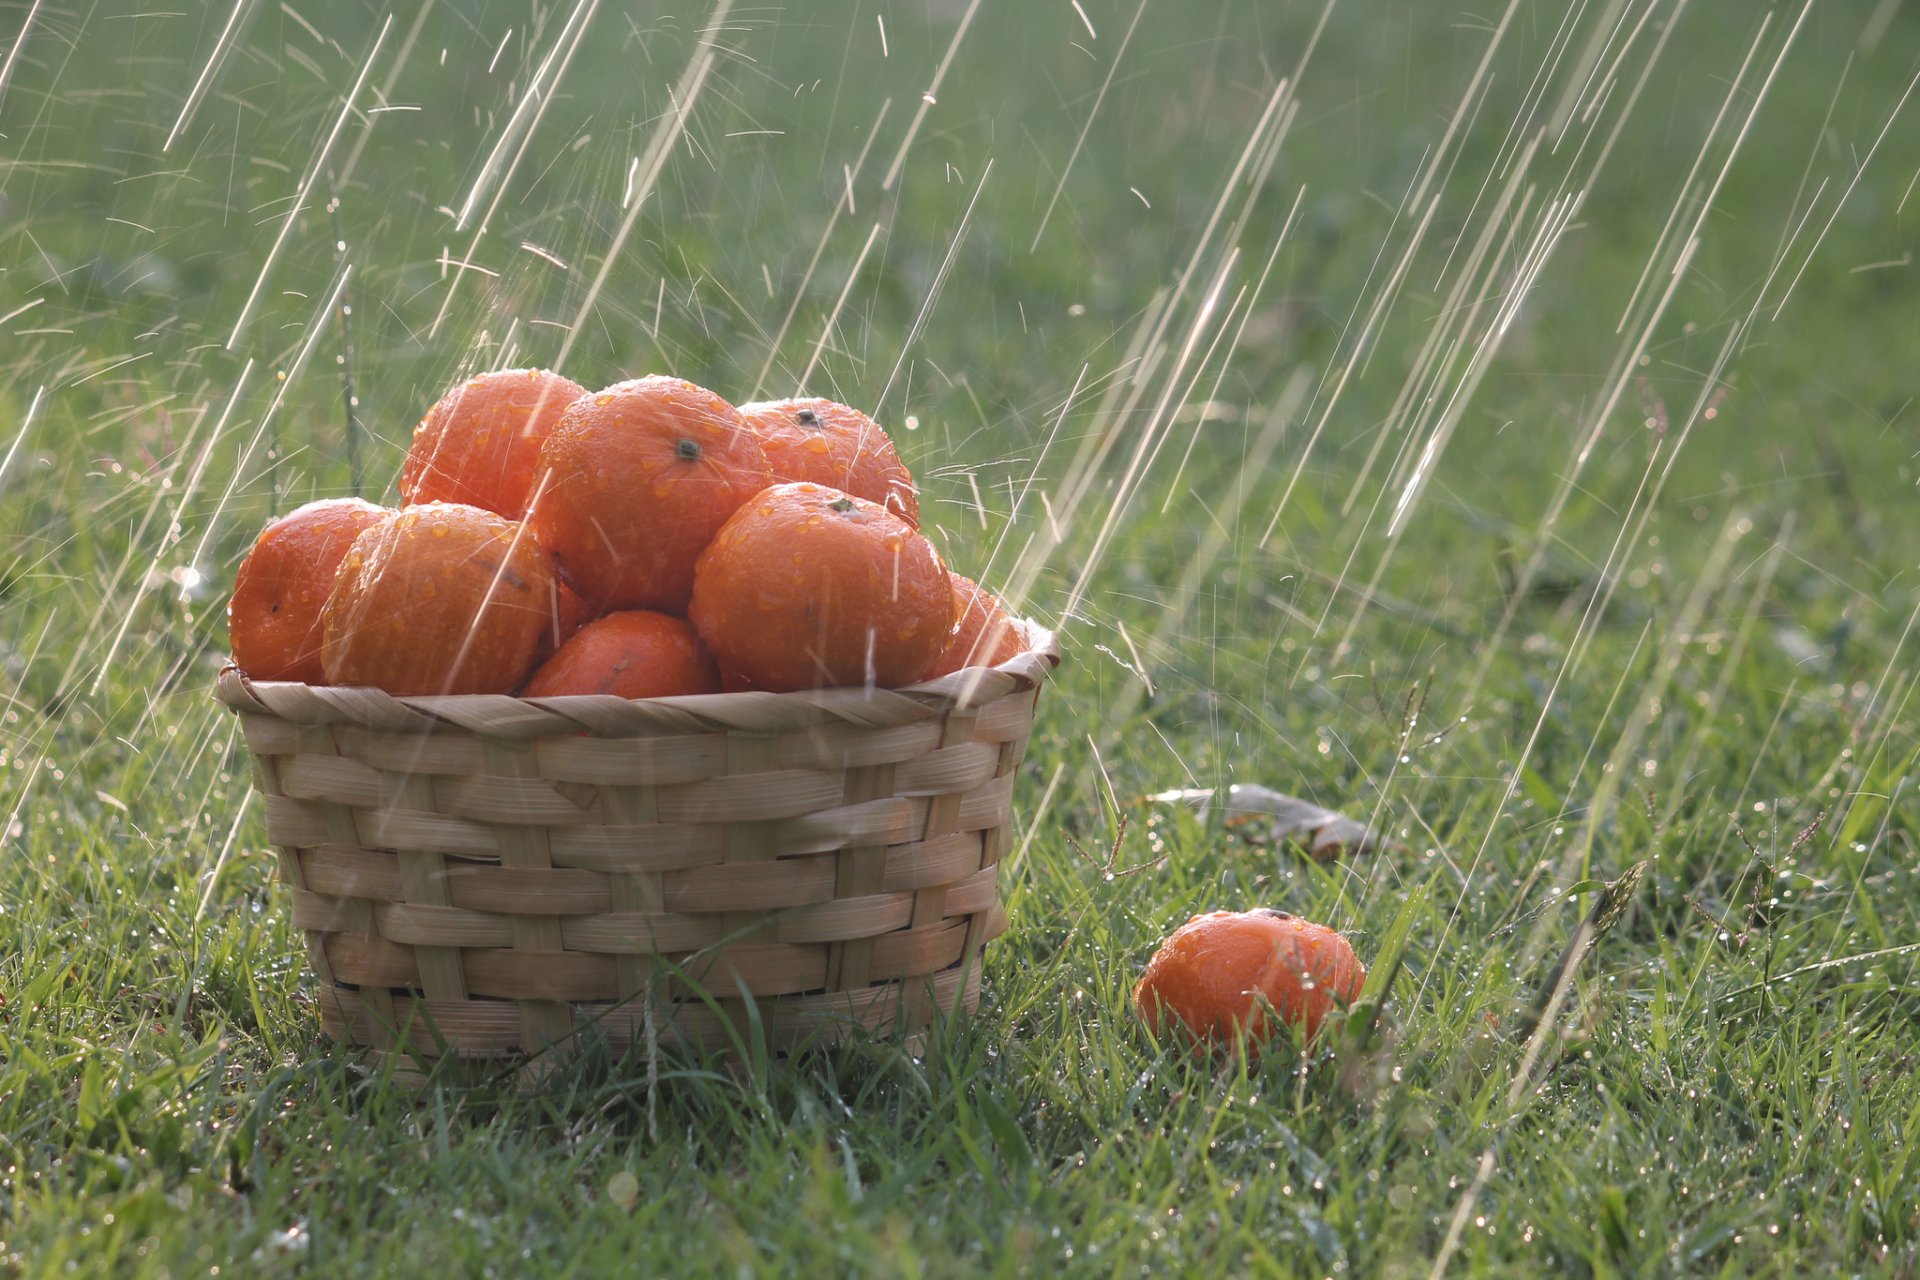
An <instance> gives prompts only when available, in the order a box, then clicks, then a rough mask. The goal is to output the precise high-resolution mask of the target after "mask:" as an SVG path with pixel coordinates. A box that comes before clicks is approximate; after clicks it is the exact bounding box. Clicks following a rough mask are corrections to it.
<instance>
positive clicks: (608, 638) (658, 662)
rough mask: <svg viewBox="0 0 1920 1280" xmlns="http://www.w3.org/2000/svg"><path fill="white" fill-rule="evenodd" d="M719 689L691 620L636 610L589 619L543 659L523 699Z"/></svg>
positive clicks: (651, 695) (652, 694)
mask: <svg viewBox="0 0 1920 1280" xmlns="http://www.w3.org/2000/svg"><path fill="white" fill-rule="evenodd" d="M718 692H720V672H719V670H718V668H716V667H715V666H714V665H713V655H712V654H711V653H708V652H707V646H706V645H704V644H702V643H701V642H700V636H699V634H698V633H697V632H695V631H694V629H693V626H692V624H690V623H688V622H687V621H685V620H684V619H681V618H673V617H669V616H667V615H666V614H664V613H653V612H650V611H648V610H645V609H636V610H633V611H631V612H627V613H610V614H608V615H607V616H606V617H604V618H601V619H599V620H598V621H595V622H590V623H588V624H587V625H586V626H584V627H582V628H581V629H580V630H579V632H577V633H576V634H575V635H574V637H573V639H571V640H569V641H567V642H566V643H565V644H563V645H561V646H560V651H559V652H558V653H555V654H554V655H553V656H552V657H551V658H549V659H547V661H546V662H545V663H543V664H542V665H541V667H540V669H539V670H538V671H535V672H534V673H533V678H532V679H531V680H528V681H527V687H526V688H525V689H522V690H521V691H520V696H521V697H523V698H556V697H563V696H566V695H569V694H584V693H610V694H612V695H613V696H614V697H616V698H671V697H674V696H676V695H680V694H691V693H718Z"/></svg>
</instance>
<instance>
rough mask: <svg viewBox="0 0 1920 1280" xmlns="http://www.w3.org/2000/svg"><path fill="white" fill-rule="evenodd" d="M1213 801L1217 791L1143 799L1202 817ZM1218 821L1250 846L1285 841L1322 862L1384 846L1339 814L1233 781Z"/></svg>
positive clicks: (1199, 790)
mask: <svg viewBox="0 0 1920 1280" xmlns="http://www.w3.org/2000/svg"><path fill="white" fill-rule="evenodd" d="M1218 797H1219V791H1218V789H1217V788H1210V787H1189V788H1179V789H1176V790H1173V791H1160V792H1156V793H1155V794H1153V795H1150V796H1148V797H1147V799H1148V800H1151V801H1153V802H1155V803H1157V804H1185V805H1188V806H1190V807H1191V808H1193V809H1195V810H1197V811H1198V812H1199V813H1200V814H1201V816H1202V817H1204V816H1206V814H1207V813H1208V812H1210V811H1211V810H1212V808H1213V805H1214V803H1215V801H1216V800H1217V799H1218ZM1221 821H1222V822H1223V823H1224V824H1225V825H1226V826H1229V827H1232V828H1233V829H1234V830H1235V831H1237V832H1238V833H1239V834H1240V835H1241V836H1242V837H1244V838H1245V839H1247V840H1249V841H1252V842H1253V843H1255V844H1264V843H1268V842H1271V841H1277V840H1291V841H1293V842H1294V843H1295V844H1299V845H1302V846H1304V847H1305V849H1306V851H1307V853H1308V855H1309V856H1311V857H1313V858H1314V859H1315V860H1317V861H1322V862H1324V861H1325V860H1327V859H1328V858H1332V857H1335V856H1337V855H1338V854H1340V853H1342V852H1347V853H1356V854H1361V853H1373V852H1376V851H1378V850H1380V849H1383V848H1385V847H1387V845H1388V843H1389V842H1388V841H1386V840H1384V839H1382V838H1380V837H1379V836H1376V835H1375V834H1374V833H1373V832H1371V831H1369V830H1368V829H1367V826H1366V824H1365V823H1363V822H1355V821H1354V820H1353V819H1352V818H1349V817H1347V816H1346V815H1345V814H1344V813H1336V812H1334V811H1333V810H1332V809H1323V808H1321V807H1320V806H1319V805H1317V804H1314V803H1312V802H1310V801H1307V800H1302V799H1300V798H1299V797H1298V796H1290V795H1287V794H1285V793H1284V792H1280V791H1275V790H1274V789H1273V788H1272V787H1262V786H1259V785H1257V784H1253V783H1242V782H1236V783H1234V784H1233V785H1232V786H1230V787H1228V788H1227V807H1226V811H1225V813H1224V814H1223V815H1222V817H1221Z"/></svg>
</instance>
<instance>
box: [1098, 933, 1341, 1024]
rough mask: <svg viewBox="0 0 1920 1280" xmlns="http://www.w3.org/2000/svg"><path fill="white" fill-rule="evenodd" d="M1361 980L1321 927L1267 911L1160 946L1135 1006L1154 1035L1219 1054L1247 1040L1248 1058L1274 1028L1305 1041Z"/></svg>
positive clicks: (1338, 940) (1174, 937)
mask: <svg viewBox="0 0 1920 1280" xmlns="http://www.w3.org/2000/svg"><path fill="white" fill-rule="evenodd" d="M1366 980H1367V971H1366V968H1365V967H1364V966H1363V965H1362V964H1361V963H1360V960H1359V958H1358V957H1357V956H1355V955H1354V953H1353V946H1352V944H1350V943H1349V942H1348V941H1347V940H1346V939H1345V938H1343V937H1341V936H1340V935H1339V934H1338V933H1336V932H1334V931H1333V930H1332V929H1329V928H1328V927H1327V926H1326V925H1323V924H1315V923H1313V922H1312V921H1311V920H1302V919H1301V918H1300V917H1298V916H1293V915H1288V914H1287V913H1286V912H1284V911H1273V910H1269V909H1267V908H1260V909H1258V910H1254V911H1214V912H1210V913H1208V914H1206V915H1199V916H1195V917H1193V918H1192V919H1191V920H1189V921H1187V922H1186V923H1185V924H1183V925H1181V926H1180V927H1179V928H1178V929H1176V930H1174V932H1173V934H1172V936H1170V937H1169V938H1168V939H1167V940H1166V941H1165V942H1163V943H1161V944H1160V949H1159V950H1158V951H1156V952H1154V953H1153V958H1152V959H1151V960H1149V961H1148V962H1147V969H1146V972H1145V973H1144V974H1142V975H1141V978H1140V983H1139V985H1138V986H1137V987H1135V988H1134V993H1133V1001H1134V1007H1135V1009H1136V1010H1137V1011H1138V1012H1139V1014H1140V1016H1141V1017H1142V1018H1143V1019H1145V1020H1146V1023H1147V1026H1148V1027H1149V1028H1150V1029H1151V1030H1152V1031H1153V1033H1154V1034H1155V1035H1159V1034H1161V1033H1162V1032H1163V1031H1178V1032H1179V1033H1181V1034H1183V1035H1185V1036H1187V1037H1189V1038H1191V1039H1192V1040H1194V1041H1195V1042H1196V1043H1197V1044H1203V1045H1211V1046H1216V1047H1218V1046H1225V1045H1230V1044H1233V1043H1235V1042H1236V1041H1239V1040H1242V1039H1244V1040H1245V1041H1246V1043H1247V1048H1248V1052H1249V1053H1254V1052H1256V1051H1257V1050H1258V1048H1259V1046H1260V1044H1261V1043H1262V1042H1263V1041H1265V1040H1266V1039H1268V1038H1269V1037H1270V1036H1272V1035H1273V1034H1274V1033H1275V1031H1276V1030H1278V1028H1279V1026H1294V1025H1297V1026H1299V1027H1301V1028H1302V1030H1304V1032H1305V1033H1306V1035H1307V1037H1308V1038H1309V1039H1311V1038H1312V1037H1313V1036H1314V1034H1315V1033H1316V1032H1318V1031H1319V1029H1320V1023H1321V1021H1322V1020H1323V1019H1325V1017H1326V1016H1327V1014H1328V1013H1330V1012H1331V1011H1332V1010H1333V1008H1334V1007H1335V1004H1336V1002H1338V1003H1340V1004H1343V1005H1344V1004H1346V1003H1348V1002H1350V1001H1352V1000H1354V999H1355V998H1356V997H1358V996H1359V994H1360V988H1361V986H1362V984H1364V983H1365V982H1366ZM1276 1020H1277V1021H1276Z"/></svg>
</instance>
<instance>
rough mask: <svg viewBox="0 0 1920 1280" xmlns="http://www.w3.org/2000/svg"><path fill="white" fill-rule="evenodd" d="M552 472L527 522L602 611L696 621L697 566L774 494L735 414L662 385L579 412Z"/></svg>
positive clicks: (548, 449)
mask: <svg viewBox="0 0 1920 1280" xmlns="http://www.w3.org/2000/svg"><path fill="white" fill-rule="evenodd" d="M540 471H541V478H540V481H539V484H540V486H541V488H540V492H539V494H538V496H537V497H536V498H535V499H534V503H533V507H532V510H531V512H530V513H529V514H528V516H527V521H528V523H529V524H530V525H531V526H532V528H533V531H534V534H535V535H536V536H537V537H538V538H539V539H540V542H541V544H542V545H543V546H545V547H547V548H548V549H549V550H550V551H552V552H553V554H554V555H555V557H556V558H557V559H558V560H559V562H560V567H561V570H562V572H564V573H565V574H566V576H567V578H568V580H569V581H570V582H571V583H572V584H573V586H574V589H575V590H577V591H579V593H580V594H581V596H583V597H584V598H585V599H586V601H587V603H588V604H589V605H591V606H592V607H593V608H595V609H597V610H613V609H658V610H662V611H664V612H667V613H682V612H684V611H685V610H686V607H687V598H688V596H689V595H691V594H692V591H693V562H694V560H695V558H697V557H698V556H699V554H700V552H701V551H702V550H703V549H704V548H705V547H706V545H707V543H709V542H711V541H712V540H713V535H714V534H715V533H716V532H718V531H719V529H720V526H721V525H723V524H725V523H726V521H727V517H728V516H731V515H732V514H733V513H734V512H735V511H738V510H739V509H740V505H741V504H742V503H744V502H745V501H746V500H747V499H749V498H751V497H753V495H754V494H756V493H758V492H760V490H762V489H764V488H766V487H767V486H768V485H769V484H771V483H772V482H773V473H772V471H771V470H770V469H769V468H768V466H767V455H766V452H765V451H764V450H763V449H762V448H761V447H760V442H759V440H758V439H757V438H755V436H754V435H753V433H752V432H750V431H748V430H747V429H746V427H745V425H744V424H742V422H741V421H740V414H739V413H738V412H737V411H736V410H735V409H734V407H733V406H732V405H730V404H728V403H727V402H726V401H725V400H723V399H721V398H720V397H719V396H717V395H715V394H714V393H713V392H711V391H708V390H707V389H706V388H704V387H698V386H695V385H694V384H693V383H691V382H687V381H685V380H683V379H681V378H668V377H662V376H660V375H655V376H652V377H647V378H636V379H634V380H633V381H631V382H621V383H616V384H615V385H613V386H611V387H608V388H607V389H606V390H604V391H597V392H594V393H593V394H591V395H588V396H583V397H581V398H580V399H578V400H576V401H574V402H573V403H572V404H571V405H569V406H568V407H567V411H566V412H565V413H564V414H562V415H561V417H560V421H559V422H558V423H557V424H556V425H555V426H554V429H553V433H552V434H551V435H549V436H548V437H547V442H546V444H545V445H543V446H542V447H541V450H540Z"/></svg>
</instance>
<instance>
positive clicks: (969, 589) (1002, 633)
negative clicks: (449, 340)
mask: <svg viewBox="0 0 1920 1280" xmlns="http://www.w3.org/2000/svg"><path fill="white" fill-rule="evenodd" d="M949 576H950V577H951V578H952V580H953V608H954V620H953V629H952V630H951V631H950V632H949V633H948V636H949V638H948V640H947V647H946V648H945V649H943V650H942V651H941V653H940V656H939V657H938V658H937V659H935V660H934V664H933V668H932V670H930V671H928V672H927V674H926V676H925V677H924V678H925V679H928V680H931V679H933V678H934V677H935V676H944V675H949V674H951V673H952V672H955V671H958V670H960V669H961V668H962V667H997V666H999V665H1000V664H1001V663H1003V662H1005V661H1007V660H1008V659H1010V658H1017V657H1019V656H1020V652H1021V650H1022V648H1023V647H1024V646H1023V643H1022V640H1021V636H1020V632H1019V630H1018V629H1017V628H1015V626H1014V625H1013V619H1012V618H1010V617H1008V616H1007V611H1006V609H1005V608H1004V607H1002V605H1001V603H1000V597H998V596H996V595H994V594H993V592H991V591H989V590H987V589H986V588H985V587H983V586H981V585H980V584H979V583H977V582H975V581H974V580H973V579H972V578H967V577H962V576H961V575H960V574H957V573H955V574H950V575H949Z"/></svg>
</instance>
